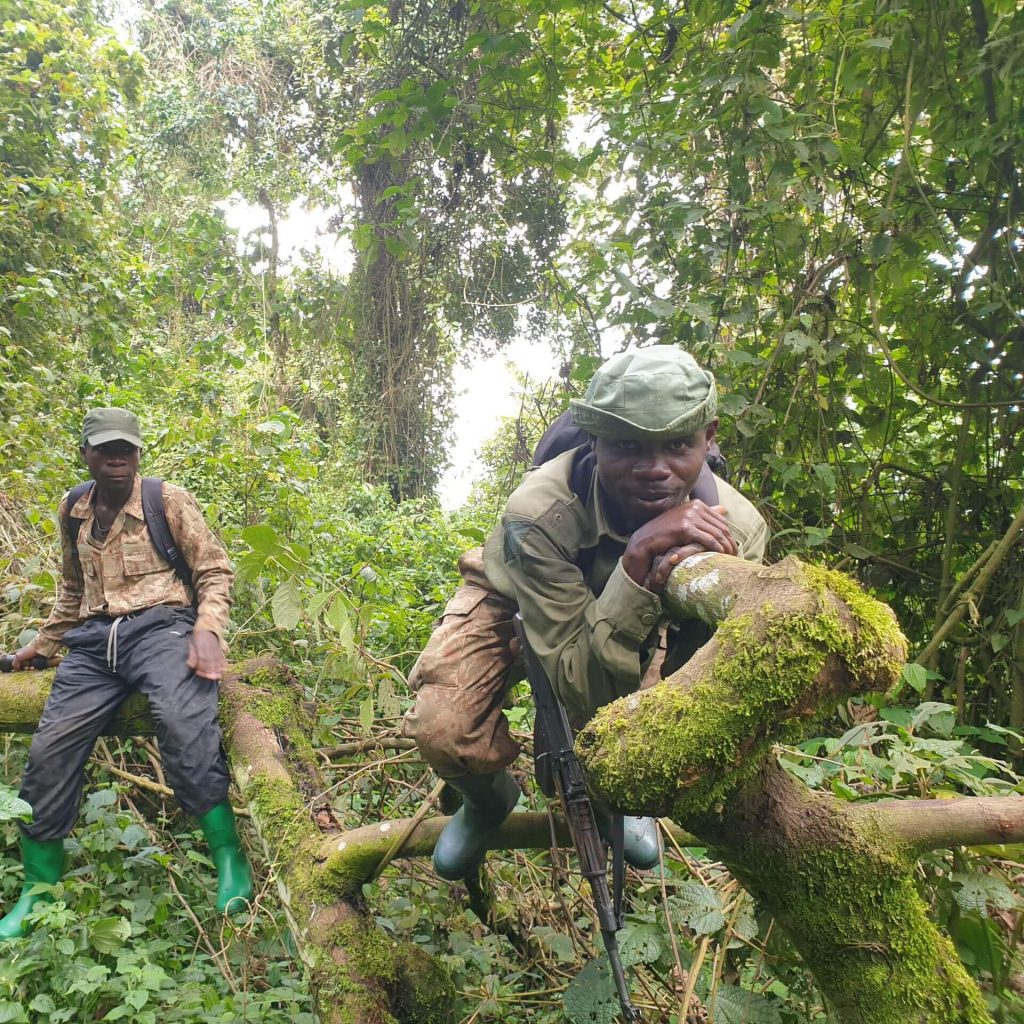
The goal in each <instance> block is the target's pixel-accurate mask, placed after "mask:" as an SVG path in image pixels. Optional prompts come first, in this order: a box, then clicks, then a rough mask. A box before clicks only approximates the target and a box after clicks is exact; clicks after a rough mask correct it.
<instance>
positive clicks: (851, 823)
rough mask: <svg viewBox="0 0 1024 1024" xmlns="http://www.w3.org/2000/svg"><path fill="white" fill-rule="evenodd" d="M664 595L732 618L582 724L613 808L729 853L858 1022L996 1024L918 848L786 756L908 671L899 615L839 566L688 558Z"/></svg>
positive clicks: (681, 606)
mask: <svg viewBox="0 0 1024 1024" xmlns="http://www.w3.org/2000/svg"><path fill="white" fill-rule="evenodd" d="M664 604H665V607H666V608H667V609H668V610H669V612H670V613H672V614H674V615H676V616H678V617H681V618H693V617H699V618H703V619H705V620H706V621H708V622H711V623H715V624H717V625H718V630H717V632H716V634H715V637H714V639H713V640H712V641H711V642H710V643H709V644H707V645H706V646H705V647H704V648H702V649H701V650H700V651H699V652H698V653H697V655H696V656H695V657H694V658H693V659H692V660H691V661H690V662H689V663H688V664H687V665H686V666H684V668H683V669H681V670H680V671H679V672H678V673H676V674H675V675H674V676H672V677H671V678H670V679H667V680H665V682H664V683H663V684H662V685H661V686H657V687H654V688H653V689H650V690H646V691H643V692H641V693H638V694H635V695H633V696H631V697H628V698H625V699H623V700H619V701H616V702H614V703H613V704H610V705H608V706H607V707H605V708H603V709H602V710H601V712H600V713H599V714H598V715H597V717H596V718H595V719H594V721H593V722H592V723H591V724H590V725H589V726H588V727H587V728H586V729H584V730H583V732H582V733H581V734H580V737H579V744H578V746H579V751H580V755H581V759H582V760H583V763H584V766H585V769H586V771H587V775H588V779H589V781H590V783H591V786H592V788H593V789H594V790H595V791H596V792H597V793H598V794H599V795H600V796H601V797H602V798H603V799H604V800H606V801H607V802H608V803H610V804H611V805H613V806H618V807H622V808H624V809H627V810H630V811H634V812H635V811H639V810H643V811H646V812H648V813H656V814H669V815H671V816H672V817H673V818H674V819H675V820H676V821H678V822H679V823H680V824H682V825H683V826H684V827H686V828H688V829H689V830H690V831H692V832H693V833H694V834H695V835H697V836H699V837H701V839H703V840H704V841H705V842H706V843H707V844H708V845H709V846H710V847H711V848H712V849H714V850H715V852H716V854H717V855H718V857H719V858H720V859H721V860H722V861H723V863H725V864H726V865H727V866H728V867H729V869H730V870H731V871H732V872H733V874H734V875H735V876H736V877H737V878H738V879H739V880H740V881H741V882H742V883H743V884H744V885H745V886H746V887H747V888H748V889H749V891H750V892H751V894H752V895H753V896H754V897H755V898H756V899H757V900H758V902H759V903H760V904H761V906H762V907H764V908H765V909H766V910H768V911H769V912H771V913H772V914H773V915H774V916H775V917H776V919H777V920H778V922H779V924H780V925H781V926H782V927H783V929H784V930H785V931H786V933H787V934H788V936H789V938H790V940H791V941H792V942H793V944H794V945H795V946H796V948H797V949H798V950H799V951H800V952H801V954H802V955H803V957H804V959H805V960H806V962H807V965H808V967H809V968H810V970H811V971H812V972H813V974H814V976H815V978H816V979H817V981H818V984H819V986H820V987H821V989H822V991H823V993H824V994H825V997H826V999H827V1000H828V1002H829V1004H830V1006H831V1008H832V1009H833V1011H834V1012H835V1014H836V1015H837V1017H838V1019H839V1020H842V1021H844V1022H845V1024H985V1022H988V1021H989V1020H990V1018H989V1016H988V1014H987V1012H986V1010H985V1004H984V1001H983V1000H982V997H981V993H980V992H979V991H978V988H977V986H976V985H975V984H974V983H973V981H972V980H971V979H970V977H969V976H968V974H967V972H966V971H965V970H964V967H963V965H962V964H961V963H960V961H959V960H958V959H957V956H956V953H955V951H954V949H953V946H952V943H951V942H950V941H949V940H948V939H947V938H946V937H945V936H943V935H942V934H941V933H940V932H939V931H938V929H937V928H936V927H935V926H934V924H932V922H931V921H929V919H928V917H927V915H926V907H925V904H924V902H923V901H922V899H921V897H920V896H919V894H918V892H917V889H916V886H915V884H914V874H913V870H914V858H915V856H916V853H917V851H918V849H919V848H920V847H918V846H914V845H911V843H910V842H909V841H908V837H907V836H906V834H905V831H900V830H898V829H896V828H894V827H891V826H892V820H891V817H889V816H888V812H887V811H885V810H877V811H875V812H873V813H871V812H868V811H861V810H860V809H852V808H850V807H849V806H848V805H846V804H842V803H840V802H839V801H836V800H834V799H833V798H832V797H831V796H823V795H819V794H815V793H812V792H811V791H809V790H808V789H807V788H806V787H805V786H803V785H802V784H800V783H798V782H797V781H796V780H794V779H793V778H791V777H790V776H789V775H787V774H786V773H785V772H784V771H783V770H782V768H781V767H780V766H779V765H778V764H777V762H776V760H775V758H774V756H773V755H772V753H771V748H772V744H773V743H775V742H776V741H778V740H780V739H795V738H796V737H798V736H800V735H802V733H803V731H804V730H805V728H806V723H807V721H808V720H809V718H810V717H811V716H813V715H814V713H815V712H816V711H817V709H818V708H819V706H828V705H829V704H831V703H834V702H835V701H836V700H837V699H842V698H846V697H848V696H851V695H853V694H857V693H863V692H866V691H869V690H886V689H888V688H889V687H890V686H891V685H892V684H893V683H894V682H895V680H896V679H897V678H898V677H899V674H900V669H901V666H902V664H903V661H904V659H905V657H906V642H905V640H904V638H903V635H902V633H901V632H900V630H899V628H898V626H897V624H896V621H895V618H894V617H893V615H892V613H891V611H890V610H889V609H888V608H886V607H885V606H884V605H881V604H879V603H878V602H876V601H874V600H872V599H871V598H869V597H868V596H867V595H865V594H864V593H863V592H862V591H861V590H860V588H859V587H858V586H857V585H856V584H855V583H854V582H853V581H851V580H850V579H848V578H847V577H845V576H842V575H841V574H839V573H835V572H829V571H826V570H822V569H815V568H813V567H810V566H806V565H802V564H801V563H799V562H797V561H796V560H794V559H787V560H786V561H785V562H783V563H780V564H779V565H777V566H772V567H760V566H755V565H752V564H750V563H746V562H742V561H740V560H739V559H735V558H730V557H728V556H725V555H697V556H694V557H692V558H690V559H687V560H686V561H684V562H683V563H682V564H681V565H680V566H679V567H677V569H676V570H675V571H674V572H673V575H672V577H671V578H670V580H669V584H668V586H667V588H666V593H665V598H664ZM971 802H972V801H964V803H966V804H970V803H971ZM986 810H987V811H989V812H990V813H991V808H989V807H986ZM1015 810H1016V803H1015V802H1014V813H1015ZM1007 813H1010V807H1009V805H1008V806H1007ZM925 817H928V818H929V822H930V823H931V825H932V829H931V831H932V832H933V833H934V832H935V831H936V830H935V827H934V824H935V823H934V821H933V820H932V818H931V817H930V816H929V815H928V814H927V813H926V812H921V813H919V814H918V815H917V820H918V821H919V822H920V823H921V829H920V831H922V833H923V831H924V828H925V823H924V818H925ZM887 826H890V827H887Z"/></svg>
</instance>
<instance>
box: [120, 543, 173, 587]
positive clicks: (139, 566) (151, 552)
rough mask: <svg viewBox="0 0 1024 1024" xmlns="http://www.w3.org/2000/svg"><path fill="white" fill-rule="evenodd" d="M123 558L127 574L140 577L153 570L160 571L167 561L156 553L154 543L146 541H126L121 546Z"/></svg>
mask: <svg viewBox="0 0 1024 1024" xmlns="http://www.w3.org/2000/svg"><path fill="white" fill-rule="evenodd" d="M121 558H122V560H123V564H124V574H125V576H130V577H133V578H135V577H138V576H148V575H149V574H150V573H153V572H160V571H161V570H162V569H163V568H164V567H165V566H166V563H165V562H164V560H163V559H162V558H161V557H160V556H159V555H158V554H157V553H156V550H155V549H154V547H153V545H152V544H150V543H149V542H148V541H146V542H145V543H144V544H139V543H134V544H128V543H126V544H125V545H124V546H123V547H122V548H121Z"/></svg>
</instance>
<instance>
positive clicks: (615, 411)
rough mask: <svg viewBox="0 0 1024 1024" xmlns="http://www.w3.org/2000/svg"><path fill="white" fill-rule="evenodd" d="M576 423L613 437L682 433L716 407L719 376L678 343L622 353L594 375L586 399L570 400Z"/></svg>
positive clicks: (699, 425) (627, 438)
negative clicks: (678, 346)
mask: <svg viewBox="0 0 1024 1024" xmlns="http://www.w3.org/2000/svg"><path fill="white" fill-rule="evenodd" d="M569 409H570V411H571V413H572V418H573V422H575V424H576V425H577V426H578V427H581V428H582V429H583V430H586V431H587V432H588V433H590V434H593V435H594V436H595V437H603V438H607V439H610V440H616V441H618V440H622V441H634V440H643V439H651V440H655V439H661V438H669V437H683V436H685V435H686V434H692V433H693V432H694V431H695V430H700V429H701V428H702V427H706V426H707V425H708V424H709V423H710V422H711V421H712V420H713V419H714V418H715V412H716V410H717V409H718V396H717V394H716V392H715V378H714V377H713V376H712V375H711V373H710V372H709V371H707V370H702V369H701V368H700V367H699V366H698V365H697V362H696V360H695V359H694V358H693V356H691V355H690V354H689V353H688V352H684V351H683V350H682V349H679V348H676V347H675V346H674V345H655V346H654V347H653V348H642V349H636V350H633V351H630V352H620V353H619V354H618V355H617V356H612V358H611V359H609V360H608V361H607V362H605V363H603V364H602V365H601V366H600V367H599V368H598V371H597V373H595V374H594V378H593V380H591V382H590V386H589V387H588V388H587V393H586V395H585V396H584V397H583V399H582V400H577V399H574V400H573V401H571V402H570V403H569Z"/></svg>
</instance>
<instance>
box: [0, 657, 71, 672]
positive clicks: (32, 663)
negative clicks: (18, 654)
mask: <svg viewBox="0 0 1024 1024" xmlns="http://www.w3.org/2000/svg"><path fill="white" fill-rule="evenodd" d="M59 663H60V658H44V657H43V656H42V655H41V654H37V655H36V656H35V657H34V658H29V660H28V661H27V662H26V664H25V666H24V667H25V668H53V666H54V665H57V664H59ZM13 671H14V655H13V654H0V672H13Z"/></svg>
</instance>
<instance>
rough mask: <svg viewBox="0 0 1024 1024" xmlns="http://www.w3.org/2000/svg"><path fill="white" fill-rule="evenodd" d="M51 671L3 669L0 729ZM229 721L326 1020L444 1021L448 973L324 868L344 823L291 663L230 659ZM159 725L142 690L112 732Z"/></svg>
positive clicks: (35, 704)
mask: <svg viewBox="0 0 1024 1024" xmlns="http://www.w3.org/2000/svg"><path fill="white" fill-rule="evenodd" d="M51 680H52V672H22V673H12V674H11V675H9V676H6V677H5V679H4V685H3V686H0V730H3V731H7V732H31V731H32V730H33V729H34V728H35V725H36V723H37V722H38V720H39V715H40V713H41V712H42V708H43V704H44V703H45V699H46V694H47V693H48V692H49V688H50V683H51ZM221 724H222V726H223V728H224V740H225V746H226V747H227V750H228V754H229V760H230V764H231V770H232V774H233V776H234V779H235V782H236V783H237V785H238V788H239V790H240V791H241V794H242V797H243V798H244V800H245V802H246V803H247V805H248V808H249V811H250V815H251V820H252V823H253V825H254V826H255V828H256V832H257V834H258V835H259V838H260V841H261V844H262V846H263V851H264V854H265V856H266V860H267V863H268V864H269V865H270V870H271V875H272V877H273V879H274V881H275V883H276V886H277V891H278V893H279V895H280V897H281V903H282V906H283V908H284V911H285V915H286V917H287V918H288V921H289V924H290V926H291V929H292V932H293V934H294V936H295V940H296V945H297V948H298V950H299V955H300V957H301V959H302V961H303V963H304V964H305V965H306V967H307V969H308V972H309V978H310V984H311V988H312V990H313V994H314V997H315V999H316V1006H317V1012H318V1015H319V1017H320V1020H321V1021H322V1022H323V1024H394V1022H396V1021H398V1022H400V1024H447V1022H448V1021H450V1020H451V1015H452V1013H453V1010H452V999H453V996H454V992H453V989H452V985H451V982H450V980H449V978H448V976H447V974H446V973H445V972H444V971H443V969H442V968H441V967H440V966H439V965H438V964H437V962H436V961H435V960H434V959H433V958H432V957H430V956H429V955H428V954H426V953H425V952H423V951H422V950H420V949H419V948H418V947H417V946H415V945H413V944H412V943H404V942H396V941H395V940H394V939H393V938H392V937H391V936H389V935H385V934H384V933H383V932H382V931H380V930H379V929H378V928H377V927H376V925H375V924H374V922H373V921H372V919H371V918H370V916H369V915H368V914H367V913H366V908H365V907H364V906H363V904H362V900H361V896H360V891H359V887H358V885H356V886H353V885H351V884H342V883H341V879H340V878H338V877H335V875H333V874H332V873H331V872H330V871H327V870H324V867H325V865H326V863H327V861H328V860H329V855H330V849H329V848H330V846H331V843H332V838H331V837H332V836H336V835H338V834H339V832H340V829H339V828H338V826H337V823H336V821H335V820H334V816H333V814H332V813H331V809H330V805H329V802H328V801H327V799H326V797H325V794H326V792H327V785H326V783H325V782H324V780H323V779H322V778H321V777H320V772H319V768H318V759H317V757H316V755H315V752H314V751H313V748H312V746H311V745H310V742H309V737H310V736H311V735H312V734H313V723H312V720H311V719H310V716H309V714H308V713H307V712H306V711H305V709H304V708H303V706H302V693H301V690H300V688H299V687H298V686H297V685H296V684H295V682H294V680H293V679H292V677H291V675H290V673H289V672H288V670H287V669H286V668H285V667H284V666H283V665H282V664H281V663H280V662H277V661H274V660H273V659H269V658H266V659H258V660H254V661H250V662H246V663H244V664H242V665H238V666H235V667H233V668H232V669H231V671H229V672H228V673H227V674H226V675H225V677H224V679H223V680H222V682H221ZM152 731H153V729H152V720H151V719H150V717H149V714H148V706H147V704H146V702H145V700H144V699H135V698H133V699H132V700H131V701H129V702H128V703H127V704H126V705H125V707H124V708H122V710H121V712H120V713H119V714H118V716H117V718H116V719H115V721H114V723H113V724H112V726H111V730H110V732H111V733H113V734H116V735H145V734H147V733H151V732H152ZM333 841H334V842H336V840H333Z"/></svg>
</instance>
